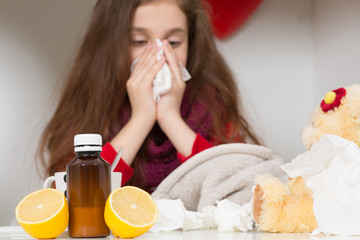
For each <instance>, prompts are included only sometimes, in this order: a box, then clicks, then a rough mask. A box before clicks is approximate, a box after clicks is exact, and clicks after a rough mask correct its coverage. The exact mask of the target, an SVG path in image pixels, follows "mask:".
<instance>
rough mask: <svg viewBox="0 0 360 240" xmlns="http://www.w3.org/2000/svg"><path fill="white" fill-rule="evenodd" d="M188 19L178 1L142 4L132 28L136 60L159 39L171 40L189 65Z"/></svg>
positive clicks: (131, 48)
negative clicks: (148, 46) (149, 45)
mask: <svg viewBox="0 0 360 240" xmlns="http://www.w3.org/2000/svg"><path fill="white" fill-rule="evenodd" d="M187 29H188V28H187V22H186V16H185V14H184V13H183V12H182V10H181V9H180V8H179V6H178V5H177V3H176V1H175V0H156V1H151V2H149V3H145V4H141V5H140V6H139V7H138V8H137V9H136V10H135V13H134V18H133V22H132V24H131V28H130V46H131V47H130V54H131V59H132V61H134V60H135V59H137V58H138V57H140V55H141V53H142V52H143V51H144V49H145V48H146V46H147V45H148V44H152V45H155V44H156V40H155V39H156V38H159V39H160V40H164V39H167V40H168V41H169V44H170V45H171V46H172V48H173V49H174V51H175V54H176V57H177V59H178V60H179V61H180V62H181V63H182V64H183V65H184V66H186V59H187V50H188V30H187Z"/></svg>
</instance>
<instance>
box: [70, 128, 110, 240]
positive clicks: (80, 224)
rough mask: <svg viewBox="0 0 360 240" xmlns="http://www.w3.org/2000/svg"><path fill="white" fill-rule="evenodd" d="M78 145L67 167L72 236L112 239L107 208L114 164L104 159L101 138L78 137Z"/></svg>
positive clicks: (75, 142)
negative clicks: (105, 215)
mask: <svg viewBox="0 0 360 240" xmlns="http://www.w3.org/2000/svg"><path fill="white" fill-rule="evenodd" d="M74 146H75V153H76V157H75V159H74V160H73V161H71V162H70V163H68V164H67V166H66V182H67V200H68V204H69V235H70V236H71V237H105V236H108V235H109V234H110V230H109V228H108V227H107V226H106V223H105V220H104V208H105V203H106V200H107V198H108V196H109V194H110V186H111V183H110V165H109V163H107V162H106V161H104V160H103V159H102V158H101V157H100V153H101V150H102V138H101V135H99V134H78V135H76V136H75V137H74Z"/></svg>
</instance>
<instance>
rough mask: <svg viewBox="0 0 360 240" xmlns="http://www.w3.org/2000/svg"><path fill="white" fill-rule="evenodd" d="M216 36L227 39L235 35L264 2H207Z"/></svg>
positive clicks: (238, 0) (215, 0)
mask: <svg viewBox="0 0 360 240" xmlns="http://www.w3.org/2000/svg"><path fill="white" fill-rule="evenodd" d="M206 1H207V2H208V3H209V5H210V7H211V11H210V17H211V22H212V27H213V31H214V35H215V36H216V37H217V38H220V39H225V38H226V37H228V36H230V35H231V34H232V33H234V32H235V31H236V30H237V29H238V28H239V27H240V26H241V25H242V24H243V23H244V22H245V21H246V20H247V19H248V18H249V16H250V15H251V14H252V13H253V12H254V11H255V9H256V8H257V7H258V6H259V5H260V3H261V2H262V0H206Z"/></svg>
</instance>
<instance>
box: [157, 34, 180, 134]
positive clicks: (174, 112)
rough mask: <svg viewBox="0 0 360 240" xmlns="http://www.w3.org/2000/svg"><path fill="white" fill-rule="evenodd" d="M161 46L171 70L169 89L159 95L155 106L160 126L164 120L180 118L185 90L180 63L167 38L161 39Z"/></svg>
mask: <svg viewBox="0 0 360 240" xmlns="http://www.w3.org/2000/svg"><path fill="white" fill-rule="evenodd" d="M163 48H164V54H165V58H166V61H167V63H168V65H169V68H170V71H171V77H172V80H171V89H170V90H169V91H168V92H167V93H166V94H164V95H163V96H162V97H161V99H160V101H159V102H158V106H157V117H156V118H157V121H158V123H159V125H160V127H161V128H163V126H164V123H165V122H166V121H168V120H170V121H173V120H174V119H176V118H181V115H180V107H181V101H182V98H183V95H184V91H185V82H184V80H183V79H182V75H181V69H180V65H179V63H178V60H177V58H176V55H175V52H174V50H173V49H172V48H171V46H170V44H169V42H168V41H167V40H164V41H163ZM163 130H164V129H163ZM164 131H165V130H164Z"/></svg>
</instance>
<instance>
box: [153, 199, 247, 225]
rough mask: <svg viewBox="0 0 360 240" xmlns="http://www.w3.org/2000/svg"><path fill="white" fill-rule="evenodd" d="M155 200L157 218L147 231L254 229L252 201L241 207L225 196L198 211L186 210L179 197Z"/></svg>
mask: <svg viewBox="0 0 360 240" xmlns="http://www.w3.org/2000/svg"><path fill="white" fill-rule="evenodd" d="M155 203H156V205H157V207H158V209H159V217H158V220H157V221H156V223H155V224H154V225H153V226H152V228H150V230H149V231H150V232H160V231H162V232H169V231H174V230H177V229H183V230H184V231H188V230H196V229H211V228H217V229H218V230H219V231H222V232H234V231H242V232H246V231H248V230H252V228H253V223H254V221H253V216H252V202H250V203H247V204H244V205H243V206H240V205H237V204H235V203H232V202H230V201H228V200H226V199H225V200H221V201H218V202H217V205H216V206H206V207H204V208H203V209H202V211H201V212H193V211H187V210H186V209H185V207H184V204H183V203H182V201H181V200H180V199H177V200H170V199H156V200H155Z"/></svg>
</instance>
